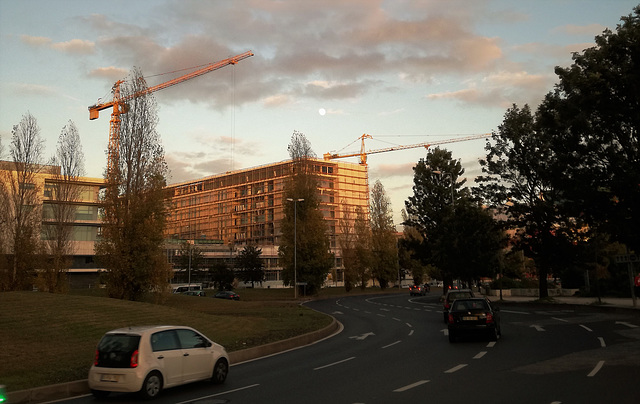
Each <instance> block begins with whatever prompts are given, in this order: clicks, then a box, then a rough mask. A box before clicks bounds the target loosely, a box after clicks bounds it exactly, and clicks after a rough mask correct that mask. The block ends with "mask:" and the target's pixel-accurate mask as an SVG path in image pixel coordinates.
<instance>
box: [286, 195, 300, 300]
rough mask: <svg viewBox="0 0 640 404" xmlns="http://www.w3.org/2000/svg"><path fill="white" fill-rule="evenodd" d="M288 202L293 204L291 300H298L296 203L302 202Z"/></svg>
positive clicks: (291, 199) (289, 199) (293, 200)
mask: <svg viewBox="0 0 640 404" xmlns="http://www.w3.org/2000/svg"><path fill="white" fill-rule="evenodd" d="M287 200H288V201H289V202H293V298H294V299H296V300H297V299H298V202H302V201H304V199H303V198H300V199H293V198H287Z"/></svg>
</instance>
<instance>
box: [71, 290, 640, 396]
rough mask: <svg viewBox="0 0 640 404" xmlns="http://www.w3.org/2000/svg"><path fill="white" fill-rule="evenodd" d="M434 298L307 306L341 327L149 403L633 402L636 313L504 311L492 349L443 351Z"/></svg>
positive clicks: (639, 328) (637, 374)
mask: <svg viewBox="0 0 640 404" xmlns="http://www.w3.org/2000/svg"><path fill="white" fill-rule="evenodd" d="M438 297H439V296H438V295H437V294H428V295H427V296H424V297H410V296H408V293H407V295H397V294H396V295H388V296H375V297H371V296H353V297H344V298H340V299H332V300H323V301H313V302H309V303H307V306H309V307H311V308H313V309H315V310H318V311H321V312H324V313H327V314H330V315H332V316H334V317H336V318H337V319H338V320H339V321H340V322H341V323H342V324H343V326H344V329H343V330H342V331H341V332H340V333H338V334H337V335H334V336H333V337H331V338H328V339H325V340H323V341H320V342H318V343H315V344H313V345H310V346H307V347H303V348H300V349H296V350H292V351H289V352H286V353H282V354H278V355H274V356H271V357H268V358H262V359H259V360H255V361H251V362H246V363H243V364H239V365H235V366H233V367H232V368H231V371H230V375H229V378H228V379H227V382H226V383H225V384H224V385H222V386H212V385H210V384H208V383H196V384H192V385H189V386H182V387H178V388H174V389H168V390H166V391H164V392H163V393H162V394H161V396H160V397H159V398H158V399H157V400H155V401H154V402H156V403H185V404H186V403H194V404H195V403H197V404H205V403H206V404H214V403H278V404H280V403H309V404H311V403H331V404H334V403H345V404H350V403H411V402H420V403H424V402H437V403H438V404H444V403H461V402H478V403H544V404H551V403H607V402H611V403H634V404H636V403H639V402H640V387H639V386H638V381H640V313H638V312H635V313H633V312H626V311H624V312H602V311H600V310H598V309H597V308H590V307H580V308H569V309H566V308H564V309H563V308H562V307H560V308H558V307H553V306H549V307H548V308H546V307H534V306H530V305H509V306H507V305H503V306H502V307H501V316H502V334H503V336H502V337H501V338H500V339H499V340H498V341H497V342H489V341H488V340H486V339H483V338H470V339H465V340H463V341H461V342H458V343H453V344H452V343H449V340H448V338H447V333H446V325H445V324H444V323H443V321H442V312H441V306H440V304H439V303H438ZM132 401H137V398H136V397H134V396H131V395H126V394H113V395H112V396H110V397H109V398H108V399H107V400H103V401H102V402H105V403H109V402H112V403H124V402H132ZM65 402H68V403H89V402H94V400H93V398H92V397H82V398H78V399H75V400H67V401H65Z"/></svg>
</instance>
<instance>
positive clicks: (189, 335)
mask: <svg viewBox="0 0 640 404" xmlns="http://www.w3.org/2000/svg"><path fill="white" fill-rule="evenodd" d="M228 373H229V356H228V355H227V351H226V350H225V349H224V347H223V346H222V345H219V344H216V343H215V342H213V341H211V340H210V339H209V338H207V337H205V336H204V335H202V334H201V333H200V332H198V331H196V330H194V329H193V328H189V327H181V326H141V327H127V328H120V329H117V330H113V331H109V332H107V333H106V334H105V335H104V336H103V337H102V339H101V340H100V342H99V343H98V347H97V348H96V355H95V361H94V363H93V366H91V369H90V370H89V380H88V382H89V388H90V389H91V392H92V393H93V395H94V396H95V397H96V398H102V397H106V396H108V395H109V393H110V392H112V391H116V392H139V393H140V395H141V396H142V397H143V398H147V399H148V398H154V397H156V396H157V395H158V394H160V392H161V391H162V390H163V389H165V388H169V387H173V386H178V385H181V384H186V383H191V382H195V381H199V380H205V379H211V381H212V382H214V383H223V382H224V381H225V379H226V378H227V374H228Z"/></svg>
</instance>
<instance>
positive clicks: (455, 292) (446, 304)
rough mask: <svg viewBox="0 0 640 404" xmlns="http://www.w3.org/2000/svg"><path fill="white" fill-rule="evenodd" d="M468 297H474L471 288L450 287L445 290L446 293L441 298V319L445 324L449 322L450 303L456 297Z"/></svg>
mask: <svg viewBox="0 0 640 404" xmlns="http://www.w3.org/2000/svg"><path fill="white" fill-rule="evenodd" d="M470 297H475V295H474V294H473V291H472V290H471V289H450V290H448V291H447V294H446V295H445V296H444V298H443V300H442V319H443V320H444V323H445V324H447V323H448V322H449V309H450V308H451V303H453V301H454V300H456V299H468V298H470Z"/></svg>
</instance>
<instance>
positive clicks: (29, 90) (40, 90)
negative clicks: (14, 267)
mask: <svg viewBox="0 0 640 404" xmlns="http://www.w3.org/2000/svg"><path fill="white" fill-rule="evenodd" d="M12 88H13V92H14V94H19V95H33V96H39V97H52V96H55V95H57V94H58V90H57V89H56V88H53V87H50V86H42V85H39V84H29V83H19V84H13V85H12Z"/></svg>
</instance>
